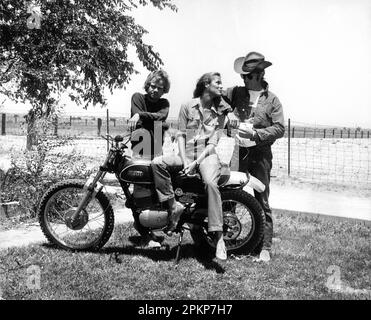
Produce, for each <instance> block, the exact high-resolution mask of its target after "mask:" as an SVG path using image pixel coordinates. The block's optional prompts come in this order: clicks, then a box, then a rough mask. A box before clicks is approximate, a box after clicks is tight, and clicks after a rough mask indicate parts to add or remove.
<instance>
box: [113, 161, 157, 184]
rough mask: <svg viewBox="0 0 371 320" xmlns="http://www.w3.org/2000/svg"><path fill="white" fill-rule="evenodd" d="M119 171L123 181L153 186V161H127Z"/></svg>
mask: <svg viewBox="0 0 371 320" xmlns="http://www.w3.org/2000/svg"><path fill="white" fill-rule="evenodd" d="M119 170H120V173H119V179H120V180H122V181H125V182H128V183H138V184H153V176H152V168H151V160H143V159H139V160H138V159H135V160H127V161H126V162H125V163H123V165H122V166H121V168H120V169H119Z"/></svg>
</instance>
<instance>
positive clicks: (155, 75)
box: [144, 69, 170, 93]
mask: <svg viewBox="0 0 371 320" xmlns="http://www.w3.org/2000/svg"><path fill="white" fill-rule="evenodd" d="M159 80H162V81H163V83H164V93H168V92H169V90H170V80H169V76H168V74H167V72H166V71H164V70H162V69H160V70H156V71H152V72H151V73H150V74H149V75H148V77H147V79H146V81H145V82H144V90H146V92H147V90H148V88H149V85H150V83H151V82H153V81H155V82H157V81H159Z"/></svg>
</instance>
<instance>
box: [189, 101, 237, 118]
mask: <svg viewBox="0 0 371 320" xmlns="http://www.w3.org/2000/svg"><path fill="white" fill-rule="evenodd" d="M191 106H192V108H199V107H200V106H201V100H200V98H195V99H193V100H192V104H191ZM210 109H211V110H212V111H213V112H215V113H217V114H219V115H221V114H223V113H224V112H225V111H227V110H228V112H229V111H232V107H231V106H230V105H229V104H228V103H227V102H226V101H225V100H224V99H223V98H221V99H220V102H219V105H218V106H216V107H215V104H214V105H213V106H212V107H211V108H210Z"/></svg>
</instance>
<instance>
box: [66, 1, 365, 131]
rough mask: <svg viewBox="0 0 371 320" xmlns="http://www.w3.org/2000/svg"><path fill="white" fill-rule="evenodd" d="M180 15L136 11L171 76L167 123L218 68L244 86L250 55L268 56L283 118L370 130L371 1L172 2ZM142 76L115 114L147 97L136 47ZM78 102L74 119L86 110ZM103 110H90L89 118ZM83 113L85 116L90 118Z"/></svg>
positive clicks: (122, 94) (118, 95) (113, 106)
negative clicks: (242, 69) (239, 61)
mask: <svg viewBox="0 0 371 320" xmlns="http://www.w3.org/2000/svg"><path fill="white" fill-rule="evenodd" d="M173 3H174V4H176V5H177V7H178V12H173V11H171V10H170V9H165V10H162V11H161V10H158V9H155V8H153V7H152V6H148V7H144V8H139V9H138V10H135V11H133V15H134V17H135V18H136V21H137V23H139V24H141V25H142V26H143V27H144V28H145V29H147V30H148V32H149V33H148V34H147V35H146V36H145V38H144V39H145V41H146V42H147V43H149V44H152V45H153V46H154V48H155V50H156V51H158V52H159V53H160V56H161V58H162V60H163V61H164V65H163V69H164V70H166V71H167V72H168V74H169V76H170V80H171V88H170V92H169V93H168V94H166V95H164V97H165V98H167V99H168V100H169V101H170V113H169V118H177V116H178V112H179V108H180V105H181V104H182V103H183V102H185V101H187V100H188V99H190V98H192V92H193V89H194V87H195V84H196V81H197V79H198V78H200V76H201V75H202V74H203V73H205V72H210V71H218V72H220V73H221V75H222V81H223V85H224V87H231V86H234V85H243V82H242V79H241V78H240V76H239V75H238V74H237V73H235V72H234V70H233V63H234V60H235V59H236V58H238V57H240V56H245V55H246V54H247V53H248V52H250V51H258V52H261V53H262V54H264V55H265V57H266V59H267V60H268V61H271V62H272V63H273V65H272V66H271V67H269V68H268V69H266V75H265V77H266V80H267V81H268V82H269V88H270V90H271V91H272V92H273V93H275V94H276V95H277V96H278V98H279V99H280V101H281V103H282V105H283V110H284V114H285V119H286V121H287V119H288V118H290V119H291V122H292V123H297V124H300V123H302V124H306V125H319V124H321V125H331V126H350V127H355V126H361V127H362V128H371V111H370V110H371V90H370V89H371V1H370V0H228V1H225V0H174V1H173ZM130 57H132V58H133V59H134V61H135V67H136V69H137V70H138V71H139V74H138V75H135V76H133V77H132V81H131V83H130V84H129V85H128V86H127V87H126V88H125V90H124V89H123V90H119V91H115V92H114V94H113V95H110V94H109V95H108V96H107V99H108V108H109V110H110V114H111V115H118V116H124V117H128V116H129V113H130V98H131V95H132V94H133V93H134V92H144V91H143V84H144V81H145V79H146V77H147V75H148V74H149V71H148V70H146V69H145V68H143V66H141V64H140V62H139V61H138V60H137V59H136V58H135V53H134V51H133V50H132V51H131V52H130ZM77 110H78V109H77V108H76V106H74V105H73V104H72V103H68V105H67V106H66V112H67V113H69V114H74V113H80V111H77ZM105 112H106V111H105V109H104V110H100V109H99V107H96V108H89V110H88V112H85V113H90V114H98V113H102V114H105ZM85 113H83V114H85Z"/></svg>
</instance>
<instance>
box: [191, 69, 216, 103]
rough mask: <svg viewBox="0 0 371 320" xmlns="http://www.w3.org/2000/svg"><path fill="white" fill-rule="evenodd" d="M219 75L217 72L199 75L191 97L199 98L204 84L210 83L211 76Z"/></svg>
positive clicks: (204, 86) (203, 89)
mask: <svg viewBox="0 0 371 320" xmlns="http://www.w3.org/2000/svg"><path fill="white" fill-rule="evenodd" d="M215 76H218V77H220V73H219V72H208V73H205V74H204V75H202V76H201V78H200V79H199V80H198V81H197V83H196V88H195V90H194V91H193V98H199V97H201V96H202V94H203V93H204V91H205V88H206V85H207V84H209V83H211V81H212V80H213V77H215Z"/></svg>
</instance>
